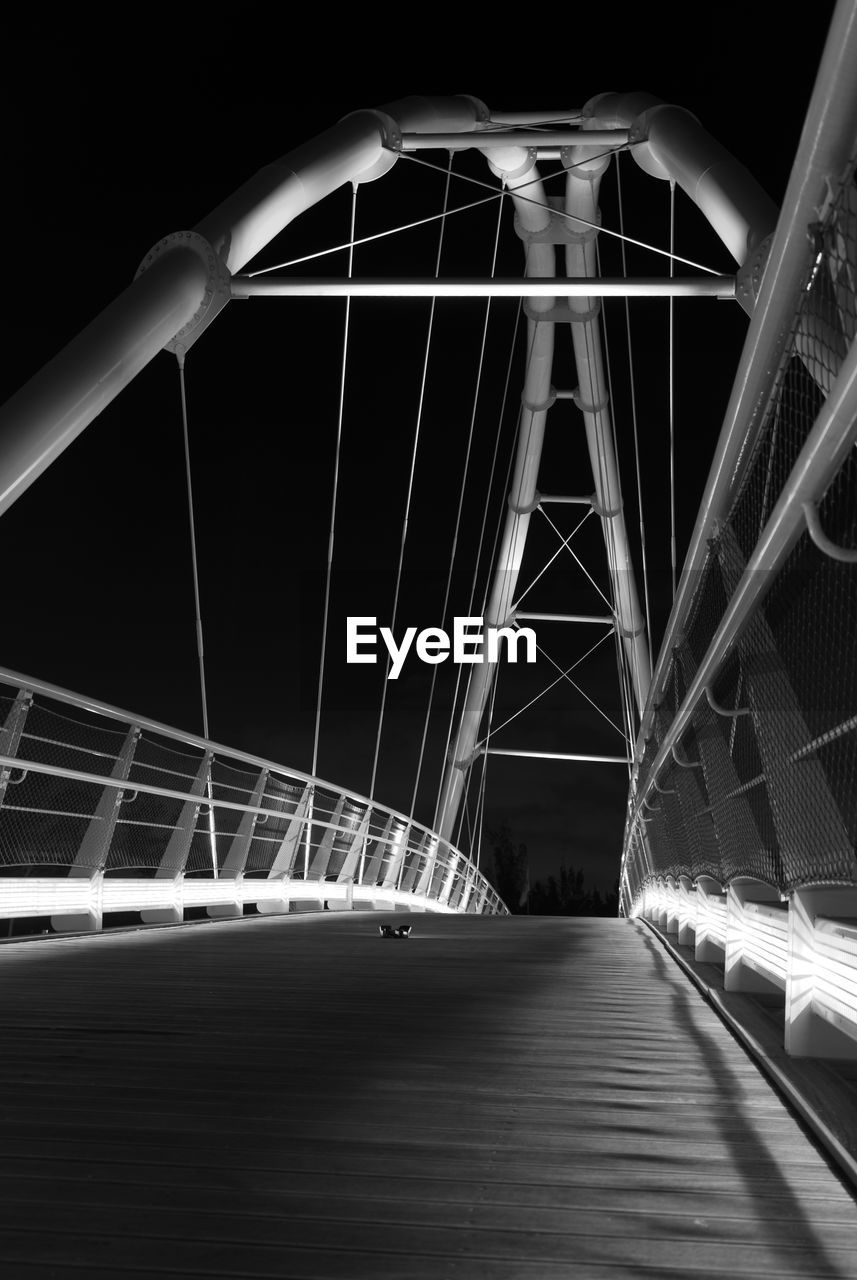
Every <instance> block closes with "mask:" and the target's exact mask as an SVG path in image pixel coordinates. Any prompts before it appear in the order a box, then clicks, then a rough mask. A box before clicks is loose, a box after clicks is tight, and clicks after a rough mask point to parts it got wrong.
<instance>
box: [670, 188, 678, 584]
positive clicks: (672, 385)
mask: <svg viewBox="0 0 857 1280" xmlns="http://www.w3.org/2000/svg"><path fill="white" fill-rule="evenodd" d="M674 244H675V179H674V178H670V251H672V249H673V246H674ZM673 275H674V270H673V260H672V258H670V279H672V277H673ZM674 302H675V299H673V298H670V300H669V304H670V337H669V394H670V401H669V419H670V563H671V565H672V575H673V600H675V592H676V559H677V558H676V541H675V403H674V391H675V377H674V369H675V360H674V346H675V306H674Z"/></svg>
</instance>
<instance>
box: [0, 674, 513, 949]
mask: <svg viewBox="0 0 857 1280" xmlns="http://www.w3.org/2000/svg"><path fill="white" fill-rule="evenodd" d="M0 876H2V893H0V917H3V918H5V919H14V918H21V917H30V918H32V917H47V916H50V917H51V922H52V925H53V927H54V928H55V929H57V930H59V931H64V930H70V929H72V930H79V929H90V928H95V929H97V928H100V927H102V923H103V921H104V918H105V916H107V917H109V916H110V915H111V914H113V913H126V912H139V913H140V914H141V916H142V919H143V921H144V922H146V923H157V922H161V923H171V922H173V923H178V922H180V921H181V920H182V919H183V918H185V914H186V913H187V912H188V911H190V910H192V909H194V908H196V909H199V908H203V909H205V910H206V911H207V913H208V915H210V916H237V915H241V914H242V913H243V910H244V907H245V905H248V904H252V905H255V907H256V908H257V909H258V911H260V912H262V913H264V914H270V913H274V912H286V911H289V910H290V909H291V910H322V909H324V908H328V909H330V910H336V909H348V908H355V909H359V908H361V907H362V908H365V909H376V910H383V909H389V910H409V911H440V912H471V913H477V914H507V912H506V907H505V906H504V904H503V903H502V901H501V900H500V898H499V897H498V896H497V894H496V892H495V891H494V889H493V888H492V887H491V885H490V884H489V883H488V881H487V880H486V878H485V876H484V875H482V873H481V872H480V871H479V870H478V869H477V868H476V867H475V866H474V864H473V863H472V862H471V861H470V860H469V859H468V858H467V857H466V856H465V855H464V854H463V853H462V852H461V851H460V850H458V849H456V848H455V847H454V846H453V845H451V844H449V843H448V842H446V841H443V840H441V839H440V838H439V837H438V836H437V835H436V834H435V833H434V832H432V831H430V830H429V829H428V828H427V827H424V826H422V825H421V824H420V823H417V822H414V821H413V820H412V819H410V818H408V817H406V816H405V815H404V814H401V813H397V812H396V811H395V810H393V809H388V808H386V807H385V806H384V805H380V804H378V803H377V802H376V801H370V800H368V799H367V798H366V797H365V796H361V795H358V794H356V793H355V792H351V791H347V790H343V789H342V788H340V787H337V786H336V785H335V784H333V783H329V782H326V781H324V780H323V779H321V778H313V777H310V776H309V775H308V774H304V773H300V772H298V771H296V770H292V769H286V768H284V767H283V766H281V765H278V764H275V763H274V762H272V761H269V760H264V759H262V758H260V757H258V756H252V755H247V754H246V753H244V752H240V751H233V750H231V749H229V748H227V747H223V746H221V745H219V744H218V743H215V742H210V741H207V740H206V739H205V738H200V737H197V736H195V735H194V734H188V733H183V732H182V731H180V730H178V729H173V728H170V727H168V726H166V725H162V724H159V723H157V722H156V721H152V720H147V719H145V718H142V717H139V716H134V715H131V714H129V713H128V712H125V711H121V710H119V709H118V708H115V707H111V706H107V705H105V704H103V703H100V702H95V701H93V700H91V699H88V698H84V697H81V696H80V695H77V694H73V693H69V692H68V691H67V690H64V689H59V688H57V687H55V686H52V685H48V684H45V683H43V682H41V681H36V680H31V679H29V678H27V677H25V676H22V675H19V674H17V673H15V672H11V671H7V670H0ZM108 923H109V920H108Z"/></svg>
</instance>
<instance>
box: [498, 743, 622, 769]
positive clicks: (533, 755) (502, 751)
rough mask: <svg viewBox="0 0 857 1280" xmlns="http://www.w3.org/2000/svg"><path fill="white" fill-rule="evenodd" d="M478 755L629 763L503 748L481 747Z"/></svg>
mask: <svg viewBox="0 0 857 1280" xmlns="http://www.w3.org/2000/svg"><path fill="white" fill-rule="evenodd" d="M480 754H482V755H486V756H521V757H523V758H525V759H533V760H576V761H579V762H580V763H582V764H624V765H628V764H630V763H631V761H630V760H629V759H628V757H627V756H598V755H583V754H581V753H575V752H569V751H511V750H507V749H505V748H504V747H482V748H480Z"/></svg>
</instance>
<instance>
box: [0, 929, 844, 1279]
mask: <svg viewBox="0 0 857 1280" xmlns="http://www.w3.org/2000/svg"><path fill="white" fill-rule="evenodd" d="M385 921H386V917H381V916H378V917H375V916H373V917H372V919H371V920H367V919H365V918H361V917H355V916H346V915H344V914H342V915H340V914H336V915H331V916H323V917H321V916H317V917H314V918H313V917H306V916H305V917H299V918H298V919H296V920H293V919H291V918H288V917H285V918H280V919H266V920H256V919H249V918H248V919H246V920H236V921H228V922H219V921H218V922H216V923H212V924H210V925H205V926H200V927H194V928H187V929H174V930H150V931H140V932H136V933H135V932H131V933H123V934H115V935H105V936H102V937H100V938H92V939H85V938H84V939H80V938H74V939H62V940H59V941H56V940H53V939H46V940H45V941H39V942H34V943H27V944H24V945H18V946H8V947H5V948H0V1016H2V1018H3V1027H4V1033H5V1034H4V1042H5V1043H4V1054H3V1058H2V1063H0V1097H2V1104H0V1108H2V1109H0V1133H2V1143H0V1204H2V1206H3V1207H2V1210H0V1267H3V1268H4V1269H5V1270H6V1271H7V1272H8V1273H10V1274H21V1275H27V1276H30V1275H32V1276H38V1275H45V1276H47V1275H51V1276H59V1277H62V1276H65V1275H68V1276H69V1277H71V1276H76V1275H87V1274H93V1275H100V1274H108V1275H115V1276H126V1277H129V1280H131V1278H133V1277H135V1276H138V1275H139V1276H142V1275H147V1276H151V1275H152V1274H157V1275H158V1276H173V1275H174V1276H189V1275H197V1276H199V1275H203V1276H224V1277H229V1276H239V1275H240V1276H269V1275H270V1276H277V1277H278V1278H279V1277H282V1276H285V1275H288V1276H315V1277H334V1276H359V1275H372V1276H386V1275H399V1276H406V1277H413V1280H418V1278H420V1277H423V1276H433V1277H436V1276H466V1277H474V1278H475V1280H482V1278H483V1277H486V1278H487V1277H493V1276H496V1277H497V1278H498V1280H501V1278H503V1280H505V1277H512V1276H515V1277H520V1276H522V1275H526V1276H527V1277H528V1280H529V1278H530V1277H538V1276H541V1275H545V1276H547V1275H550V1276H561V1275H569V1274H582V1275H597V1276H599V1277H600V1276H604V1277H606V1278H608V1280H609V1278H611V1277H613V1276H627V1275H628V1274H629V1273H631V1272H632V1273H633V1274H640V1275H651V1276H667V1275H674V1276H679V1275H692V1276H694V1277H707V1276H711V1277H715V1276H716V1277H718V1280H720V1277H722V1276H723V1274H725V1273H727V1272H728V1273H730V1274H731V1275H734V1276H735V1277H743V1276H748V1277H749V1276H751V1275H752V1276H754V1277H762V1276H790V1277H791V1276H794V1277H801V1280H810V1278H811V1277H815V1276H819V1277H821V1276H843V1277H844V1276H851V1275H852V1274H853V1261H852V1260H853V1257H854V1256H855V1249H857V1212H855V1203H854V1200H853V1198H852V1196H851V1193H850V1192H849V1190H848V1189H847V1188H846V1187H844V1186H843V1184H842V1183H841V1181H840V1180H839V1179H838V1177H837V1176H836V1175H835V1174H834V1173H833V1172H832V1171H831V1169H830V1167H829V1165H828V1164H827V1161H826V1160H825V1159H824V1158H823V1156H822V1155H821V1154H820V1153H819V1151H818V1149H817V1148H816V1146H815V1145H814V1144H813V1143H812V1142H811V1141H810V1140H809V1139H808V1138H807V1137H806V1135H805V1134H804V1132H803V1130H802V1129H801V1128H800V1127H799V1126H798V1125H797V1123H796V1122H795V1121H794V1119H793V1118H792V1116H791V1114H790V1113H789V1112H788V1111H787V1109H786V1108H785V1107H784V1106H783V1105H782V1104H781V1102H780V1101H779V1099H778V1097H777V1096H776V1095H775V1094H774V1092H773V1091H772V1089H771V1088H770V1086H769V1085H768V1084H767V1082H766V1081H765V1080H764V1078H763V1077H762V1076H761V1075H760V1073H759V1072H758V1070H757V1068H756V1067H755V1065H754V1064H753V1063H752V1062H751V1061H750V1059H749V1058H748V1057H747V1056H746V1054H745V1053H744V1052H743V1050H742V1049H741V1048H740V1046H738V1045H737V1043H736V1042H735V1040H734V1039H733V1038H732V1037H731V1036H730V1035H729V1033H728V1032H727V1031H726V1029H725V1028H724V1027H723V1025H722V1023H721V1022H720V1020H719V1019H718V1018H717V1017H716V1016H715V1015H714V1014H713V1012H712V1011H711V1009H710V1008H709V1007H708V1006H707V1005H706V1004H705V1002H704V1001H703V1000H702V999H701V997H700V996H699V995H698V993H697V992H696V990H695V989H694V988H693V987H692V986H691V984H690V983H689V982H688V981H687V979H686V978H685V977H684V975H683V974H682V973H681V972H680V971H679V970H678V968H677V966H675V965H674V964H672V962H670V961H669V960H668V959H666V958H665V957H664V955H663V952H662V951H660V949H659V948H658V947H657V945H656V944H655V943H654V942H653V940H652V939H651V938H650V937H649V936H648V935H647V932H646V931H645V930H644V929H643V927H642V926H640V925H637V924H635V923H633V922H627V921H609V920H604V921H599V920H591V921H588V920H563V919H554V920H550V919H544V918H542V919H539V918H534V919H522V918H520V917H518V918H512V919H511V920H495V919H493V918H491V919H483V918H481V917H462V918H460V919H459V918H456V917H442V918H436V919H435V918H430V917H424V916H420V917H418V918H416V919H415V920H414V933H413V934H412V937H411V938H410V939H409V940H408V941H407V942H398V941H395V942H392V941H386V940H382V939H381V938H380V937H379V935H378V930H377V926H378V923H380V922H385ZM397 922H398V921H397Z"/></svg>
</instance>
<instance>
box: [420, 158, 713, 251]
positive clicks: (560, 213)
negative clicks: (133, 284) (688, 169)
mask: <svg viewBox="0 0 857 1280" xmlns="http://www.w3.org/2000/svg"><path fill="white" fill-rule="evenodd" d="M624 150H626V148H625V147H611V148H610V149H609V150H607V151H603V152H601V153H600V156H613V155H616V154H617V152H619V151H624ZM400 154H401V155H402V156H403V157H404V158H405V159H406V160H411V161H412V162H413V163H414V164H421V165H425V167H426V168H428V169H440V171H441V173H443V172H445V170H444V169H443V168H442V166H441V165H437V164H432V162H431V161H430V160H423V159H422V157H420V156H415V155H412V154H410V153H409V152H407V151H403V152H401V153H400ZM600 156H588V157H587V159H586V160H585V161H580V162H579V163H581V164H584V163H585V164H591V163H592V161H593V160H597V159H599V158H600ZM572 167H573V166H571V165H569V168H572ZM567 172H568V170H567V169H565V168H563V169H558V170H557V171H556V173H550V174H548V175H547V176H546V177H544V178H543V179H542V181H543V182H547V181H549V180H550V179H551V178H557V177H560V175H562V174H565V173H567ZM455 176H456V177H457V178H461V179H462V180H463V181H464V182H470V183H472V184H473V185H474V186H477V187H485V188H486V189H487V190H489V191H493V190H494V188H493V187H492V186H491V183H490V182H485V181H484V180H483V179H482V178H471V177H470V175H469V174H466V173H457V174H456V175H455ZM527 185H528V184H527V183H523V184H522V186H521V187H516V188H515V195H516V197H517V196H518V194H519V192H520V191H522V190H523V188H524V187H525V186H527ZM520 198H521V199H522V200H524V201H526V203H527V204H535V205H538V207H539V208H540V209H548V208H549V209H550V212H551V213H554V214H556V216H557V217H558V218H566V219H568V221H569V222H574V223H576V224H579V225H581V226H584V227H593V228H595V230H596V231H600V232H601V234H602V235H605V236H612V237H613V238H614V239H616V240H624V241H626V242H627V243H628V244H635V245H637V247H638V248H639V249H647V250H648V251H649V253H656V254H658V255H659V257H661V258H671V259H672V260H673V261H675V262H681V263H682V264H683V265H684V266H686V267H696V269H697V270H698V271H704V272H706V274H707V275H711V276H716V275H720V272H719V271H717V270H716V268H715V267H706V266H705V265H704V264H703V263H702V262H694V260H693V259H692V258H682V257H681V256H680V255H679V254H674V253H672V252H671V251H670V250H669V249H659V248H658V247H657V245H654V244H648V243H647V242H646V241H645V240H636V239H635V238H634V237H633V236H627V235H622V234H621V233H620V232H619V231H614V230H613V229H612V228H611V227H602V226H601V225H600V224H599V223H597V222H590V221H589V220H588V219H587V218H582V217H580V215H579V214H577V213H567V212H566V211H565V210H564V209H554V208H553V206H548V205H545V204H543V202H542V201H541V200H536V199H534V198H533V197H532V196H521V197H520Z"/></svg>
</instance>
